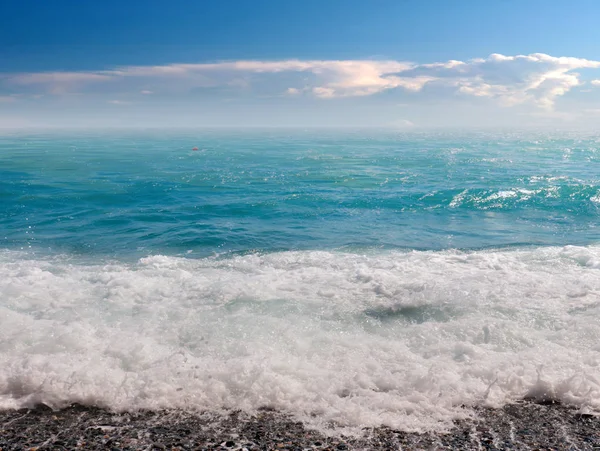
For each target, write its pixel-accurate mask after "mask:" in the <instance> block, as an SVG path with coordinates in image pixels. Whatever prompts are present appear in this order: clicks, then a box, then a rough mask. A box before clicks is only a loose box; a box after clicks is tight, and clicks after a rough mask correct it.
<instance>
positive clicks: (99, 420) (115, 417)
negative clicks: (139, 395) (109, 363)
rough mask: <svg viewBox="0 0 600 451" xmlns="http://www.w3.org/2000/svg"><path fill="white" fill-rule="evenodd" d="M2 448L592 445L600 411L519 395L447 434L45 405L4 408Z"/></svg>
mask: <svg viewBox="0 0 600 451" xmlns="http://www.w3.org/2000/svg"><path fill="white" fill-rule="evenodd" d="M0 424H1V425H0V449H2V451H10V450H24V449H28V450H36V451H37V450H40V451H41V450H46V449H48V450H50V449H51V450H71V449H86V450H113V451H116V450H151V449H168V450H188V449H190V450H278V449H285V450H374V449H381V450H392V449H402V450H421V449H435V450H443V449H463V450H480V449H485V450H500V449H513V450H534V449H535V450H538V449H545V450H546V449H556V450H562V449H569V450H594V449H599V448H600V417H598V416H594V415H586V414H580V413H578V410H576V409H573V408H570V407H568V406H564V405H561V404H558V403H545V404H537V403H532V402H522V403H518V404H512V405H507V406H505V407H503V408H501V409H487V408H479V409H476V411H475V415H474V416H473V419H471V420H462V421H457V422H455V425H454V428H452V429H451V430H450V431H448V432H447V433H439V432H429V433H410V432H403V431H400V430H393V429H389V428H386V427H380V428H369V429H365V430H363V433H362V434H359V435H352V436H345V435H343V434H336V429H335V427H333V428H332V429H331V431H324V432H325V433H323V432H318V431H315V430H311V429H308V428H306V427H305V426H304V425H303V424H302V423H301V422H297V421H295V420H294V419H293V418H292V417H290V416H288V415H286V414H285V413H282V412H277V411H271V410H264V411H259V412H257V413H255V414H253V415H249V414H244V413H242V412H236V411H232V412H228V413H226V414H215V413H209V412H204V413H189V412H184V411H178V410H165V411H139V412H131V413H116V412H110V411H107V410H103V409H99V408H95V407H86V406H81V405H72V406H70V407H68V408H66V409H62V410H58V411H55V410H52V409H50V408H49V407H47V406H45V405H40V406H37V407H35V408H33V409H22V410H12V411H4V412H1V413H0Z"/></svg>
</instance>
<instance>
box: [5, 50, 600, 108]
mask: <svg viewBox="0 0 600 451" xmlns="http://www.w3.org/2000/svg"><path fill="white" fill-rule="evenodd" d="M598 68H600V61H593V60H586V59H582V58H573V57H553V56H550V55H545V54H542V53H534V54H530V55H516V56H506V55H500V54H492V55H490V56H489V57H487V58H475V59H471V60H468V61H457V60H449V61H445V62H434V63H428V64H415V63H410V62H402V61H385V60H384V61H373V60H281V61H244V60H242V61H229V62H217V63H205V64H169V65H162V66H125V67H118V68H116V69H113V70H107V71H98V72H44V73H29V74H15V75H9V76H4V77H3V80H4V83H5V84H8V86H19V87H32V88H35V87H36V86H41V87H42V89H44V91H45V92H50V93H55V94H59V93H66V92H69V91H71V90H73V89H75V90H78V91H81V90H85V89H88V90H92V91H93V90H94V89H95V88H94V87H95V86H97V85H98V84H102V83H106V82H109V81H110V82H112V84H113V85H114V86H115V88H114V92H131V87H132V86H133V87H134V89H135V88H137V89H135V90H136V91H137V92H140V93H141V94H145V95H148V94H152V93H153V92H152V91H149V90H146V89H143V90H141V89H140V85H142V86H143V85H147V84H148V80H149V79H150V80H151V82H152V83H153V84H156V85H159V86H161V87H164V88H165V91H167V90H171V91H174V90H183V91H189V90H192V89H195V88H217V87H218V88H223V89H228V90H236V89H238V90H241V89H245V90H248V89H251V88H252V87H256V86H257V85H261V83H262V84H263V87H264V89H266V90H271V91H274V90H279V92H271V94H279V95H281V94H287V95H291V96H295V95H298V94H301V93H309V94H312V95H313V96H315V97H317V98H321V99H333V98H339V97H360V96H370V95H374V94H378V93H382V92H384V91H389V90H393V89H402V90H405V91H409V92H414V93H417V92H420V91H422V90H423V88H424V87H426V86H429V85H431V86H437V87H439V88H442V89H446V90H449V91H451V92H455V93H458V94H461V95H464V96H469V97H478V98H488V99H492V100H494V101H496V102H497V103H498V104H499V105H502V106H506V107H510V106H514V105H519V104H531V105H535V106H537V107H539V108H541V109H546V110H551V109H552V108H553V106H554V103H555V101H556V99H557V98H558V97H560V96H563V95H565V94H567V93H568V92H569V91H570V90H571V89H572V88H573V87H576V86H579V85H581V84H582V82H581V80H580V76H579V74H578V73H577V72H575V71H576V70H578V69H598ZM273 77H275V78H273ZM274 81H275V82H274ZM591 83H592V84H593V85H600V80H593V81H592V82H591ZM282 84H283V87H281V85H282ZM286 86H287V88H286ZM119 90H120V91H119ZM113 95H114V93H113Z"/></svg>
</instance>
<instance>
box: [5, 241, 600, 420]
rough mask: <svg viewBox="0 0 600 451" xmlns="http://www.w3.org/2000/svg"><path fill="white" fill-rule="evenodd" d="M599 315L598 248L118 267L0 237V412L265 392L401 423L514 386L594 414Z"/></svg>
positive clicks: (306, 416) (292, 405)
mask: <svg viewBox="0 0 600 451" xmlns="http://www.w3.org/2000/svg"><path fill="white" fill-rule="evenodd" d="M599 315H600V248H599V247H574V246H569V247H565V248H538V249H518V250H498V251H479V252H468V253H465V252H458V251H444V252H407V253H404V252H380V253H367V254H364V255H358V254H349V253H337V252H318V251H305V252H283V253H274V254H266V255H245V256H235V257H231V258H206V259H186V258H173V257H165V256H151V257H147V258H143V259H141V260H140V261H139V262H137V263H136V264H131V265H127V264H122V263H112V264H102V265H100V264H98V265H89V264H88V265H86V264H82V263H75V262H73V261H70V260H69V259H67V258H62V259H61V258H53V259H37V260H36V259H32V258H29V257H27V256H26V255H24V254H18V253H15V252H8V251H6V252H4V253H2V254H0V338H1V339H0V368H1V369H0V408H11V407H23V406H27V405H31V404H34V403H36V402H45V403H47V404H49V405H52V406H57V407H58V406H61V405H64V404H66V403H69V402H84V403H94V404H100V405H103V406H108V407H110V408H114V409H135V408H162V407H181V408H186V409H221V408H240V409H244V410H248V411H252V410H253V409H256V408H259V407H261V406H265V405H267V406H271V407H275V408H278V409H284V410H287V411H290V412H292V413H294V414H295V415H296V416H297V417H298V418H300V419H303V420H305V421H308V422H310V423H311V424H313V425H317V426H318V422H327V421H331V420H333V421H336V422H338V423H339V424H340V425H342V426H347V427H357V426H375V425H380V424H386V425H389V426H392V427H398V428H404V429H409V430H424V429H443V428H445V427H447V426H448V425H449V424H450V421H451V420H452V419H454V418H458V417H461V416H465V415H469V413H470V411H469V409H465V408H463V407H461V406H462V405H467V406H470V405H475V404H485V405H492V406H500V405H503V404H505V403H507V402H510V401H512V400H515V399H519V398H522V397H525V396H535V397H552V398H554V399H558V400H562V401H565V402H569V403H572V404H575V405H578V406H580V407H581V408H582V409H586V410H587V411H600V376H599V374H600V345H599V344H598V343H600V321H599V319H600V318H599ZM315 413H316V414H318V415H317V416H316V417H315V416H312V414H315Z"/></svg>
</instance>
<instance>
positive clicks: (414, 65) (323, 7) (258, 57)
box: [0, 0, 600, 129]
mask: <svg viewBox="0 0 600 451" xmlns="http://www.w3.org/2000/svg"><path fill="white" fill-rule="evenodd" d="M0 17H1V18H2V20H1V26H0V128H9V129H10V128H21V127H44V128H48V127H49V128H69V127H85V128H88V127H217V126H226V127H246V126H251V127H267V126H273V127H292V126H297V127H312V126H333V127H342V126H350V127H397V128H402V129H405V128H422V127H463V128H464V127H470V126H473V127H489V126H502V127H506V126H519V127H523V126H553V127H568V128H572V127H580V126H581V127H594V126H595V125H596V124H597V123H598V120H599V119H600V46H599V45H598V43H599V42H600V27H598V26H597V23H598V20H599V19H600V1H597V0H571V1H568V2H567V1H564V0H543V1H542V0H369V1H367V0H319V1H316V0H303V1H293V0H268V1H267V0H219V1H207V0H198V1H187V0H186V1H182V0H169V1H158V0H144V1H141V0H128V1H126V2H124V1H122V0H120V1H114V0H104V1H101V2H84V1H81V0H52V1H51V2H48V1H44V0H4V1H3V2H0Z"/></svg>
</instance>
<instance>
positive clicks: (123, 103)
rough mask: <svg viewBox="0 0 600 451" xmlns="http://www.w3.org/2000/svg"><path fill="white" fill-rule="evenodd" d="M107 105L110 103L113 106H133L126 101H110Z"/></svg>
mask: <svg viewBox="0 0 600 451" xmlns="http://www.w3.org/2000/svg"><path fill="white" fill-rule="evenodd" d="M107 103H110V104H111V105H131V102H128V101H126V100H109V101H108V102H107Z"/></svg>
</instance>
